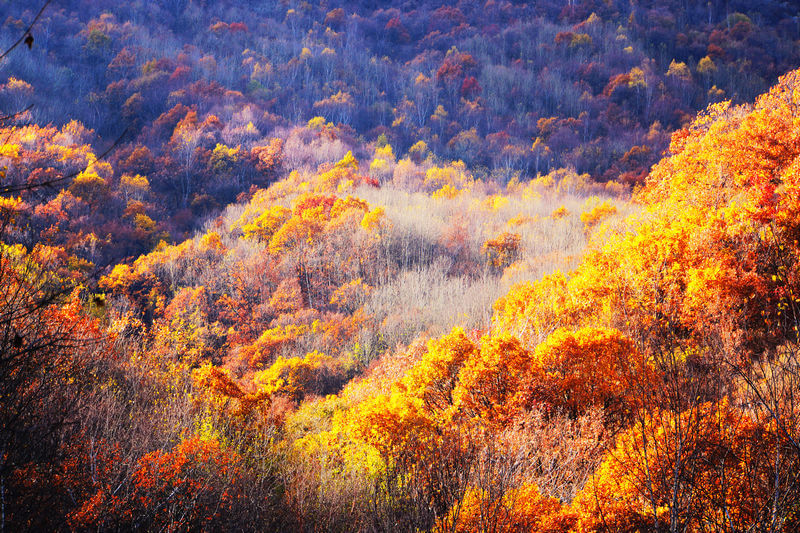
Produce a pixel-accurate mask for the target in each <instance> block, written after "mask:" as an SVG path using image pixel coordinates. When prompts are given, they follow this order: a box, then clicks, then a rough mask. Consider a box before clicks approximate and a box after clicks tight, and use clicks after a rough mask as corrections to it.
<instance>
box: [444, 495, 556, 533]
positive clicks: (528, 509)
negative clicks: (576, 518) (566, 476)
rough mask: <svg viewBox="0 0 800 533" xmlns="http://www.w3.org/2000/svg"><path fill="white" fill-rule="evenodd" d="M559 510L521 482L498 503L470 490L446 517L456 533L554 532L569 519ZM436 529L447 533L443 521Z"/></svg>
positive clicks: (554, 504)
mask: <svg viewBox="0 0 800 533" xmlns="http://www.w3.org/2000/svg"><path fill="white" fill-rule="evenodd" d="M561 510H562V509H561V502H559V501H558V500H557V499H556V498H548V497H546V496H544V495H542V494H541V493H540V492H539V488H538V487H537V486H536V485H535V484H533V483H525V484H523V485H522V486H520V487H519V488H515V489H511V490H509V491H508V492H506V493H505V494H503V495H502V496H501V498H500V499H499V501H492V499H491V498H490V497H489V494H488V493H487V491H485V490H481V489H477V488H474V487H471V488H469V489H468V490H467V492H466V494H465V495H464V497H463V499H462V500H461V501H460V502H459V503H458V504H457V505H456V506H454V508H453V509H451V511H450V515H449V516H448V517H446V518H447V522H453V521H454V522H455V527H454V528H453V529H452V531H454V532H457V533H476V532H479V531H487V530H491V531H497V532H504V533H512V532H519V533H523V532H528V531H537V532H542V533H558V532H563V531H566V530H567V528H569V527H570V526H571V523H570V522H571V520H570V519H569V517H564V516H561V515H560V513H561ZM439 528H440V529H437V531H450V529H448V528H447V527H446V523H444V522H440V524H439Z"/></svg>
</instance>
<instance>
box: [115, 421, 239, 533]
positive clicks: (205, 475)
mask: <svg viewBox="0 0 800 533" xmlns="http://www.w3.org/2000/svg"><path fill="white" fill-rule="evenodd" d="M240 460H241V459H240V458H239V456H238V455H237V454H235V453H234V452H232V451H229V450H226V449H224V448H222V447H221V446H220V443H219V442H218V441H216V440H213V439H204V438H201V437H199V436H192V437H189V438H187V439H184V440H182V441H181V442H180V443H179V444H178V445H177V446H175V447H174V448H173V449H172V450H170V451H168V452H162V451H155V452H151V453H149V454H147V455H145V456H144V457H142V458H141V459H140V460H139V463H138V467H137V469H136V471H135V472H134V474H133V479H132V481H133V486H132V493H131V494H130V495H129V496H128V497H127V498H126V499H125V500H124V501H122V502H120V504H119V505H118V507H117V508H116V509H114V510H113V511H112V513H114V514H117V515H123V516H124V515H126V514H128V516H130V518H131V519H133V520H134V523H137V522H139V523H141V522H143V523H145V524H148V526H149V527H150V528H169V529H194V528H203V527H204V525H206V524H208V523H210V522H211V521H212V520H220V519H224V517H226V516H229V514H230V513H231V512H232V511H233V509H234V508H235V506H236V505H237V504H238V503H239V501H240V500H241V499H242V498H243V497H244V494H243V492H242V488H241V487H240V486H237V485H238V483H239V482H240V480H241V477H242V473H241V471H240V467H239V462H240Z"/></svg>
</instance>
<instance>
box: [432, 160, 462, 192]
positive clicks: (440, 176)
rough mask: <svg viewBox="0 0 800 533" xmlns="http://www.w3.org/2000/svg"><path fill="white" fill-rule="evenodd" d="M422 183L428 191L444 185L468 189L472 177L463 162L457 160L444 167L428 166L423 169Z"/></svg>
mask: <svg viewBox="0 0 800 533" xmlns="http://www.w3.org/2000/svg"><path fill="white" fill-rule="evenodd" d="M423 184H424V187H425V188H426V189H427V190H429V191H434V190H437V189H441V188H442V187H444V186H446V185H450V186H452V187H453V188H457V189H470V188H471V187H472V185H473V179H472V175H471V174H470V173H469V172H468V171H467V169H466V166H465V165H464V163H462V162H460V161H458V162H455V163H451V164H450V165H449V166H446V167H435V166H434V167H430V168H429V169H428V170H426V171H425V181H424V183H423Z"/></svg>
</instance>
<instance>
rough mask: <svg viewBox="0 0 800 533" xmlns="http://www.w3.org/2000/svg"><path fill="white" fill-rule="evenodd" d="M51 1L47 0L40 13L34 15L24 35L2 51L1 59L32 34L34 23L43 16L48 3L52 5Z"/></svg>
mask: <svg viewBox="0 0 800 533" xmlns="http://www.w3.org/2000/svg"><path fill="white" fill-rule="evenodd" d="M51 1H52V0H47V1H46V2H45V3H44V5H43V6H42V8H41V9H40V10H39V12H38V13H36V16H35V17H33V20H32V21H31V23H30V25H29V26H28V27H27V28H25V31H24V32H23V33H22V35H20V37H19V39H17V40H16V41H15V42H14V44H12V45H11V46H10V47H9V48H8V49H7V50H6V51H5V52H3V53H2V55H0V60H2V59H4V58H5V57H6V56H7V55H8V54H10V53H11V51H12V50H14V48H16V47H17V46H19V45H20V44H22V43H23V42H25V40H26V38H27V37H28V36H30V35H31V30H32V29H33V26H34V25H35V24H36V22H37V21H38V20H39V17H41V16H42V13H44V10H45V9H46V8H47V6H48V5H50V2H51Z"/></svg>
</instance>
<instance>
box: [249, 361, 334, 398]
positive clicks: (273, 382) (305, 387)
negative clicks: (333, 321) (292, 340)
mask: <svg viewBox="0 0 800 533" xmlns="http://www.w3.org/2000/svg"><path fill="white" fill-rule="evenodd" d="M338 364H339V363H338V361H337V360H335V359H334V358H332V357H330V356H327V355H324V354H321V353H319V352H317V351H313V352H310V353H308V354H306V356H305V357H303V358H301V357H290V358H284V357H278V359H277V360H276V361H275V362H274V363H273V364H272V365H271V366H270V367H269V368H268V369H266V370H262V371H260V372H256V374H255V375H254V376H253V384H254V386H255V387H256V390H257V391H258V392H259V394H263V395H266V396H275V395H282V396H286V397H288V398H289V399H291V400H293V401H299V400H301V399H302V398H303V397H304V396H305V395H306V394H310V393H320V392H321V391H322V390H323V389H324V387H325V383H324V376H323V375H322V372H323V370H324V369H325V368H326V367H327V368H331V367H334V366H337V365H338Z"/></svg>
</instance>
